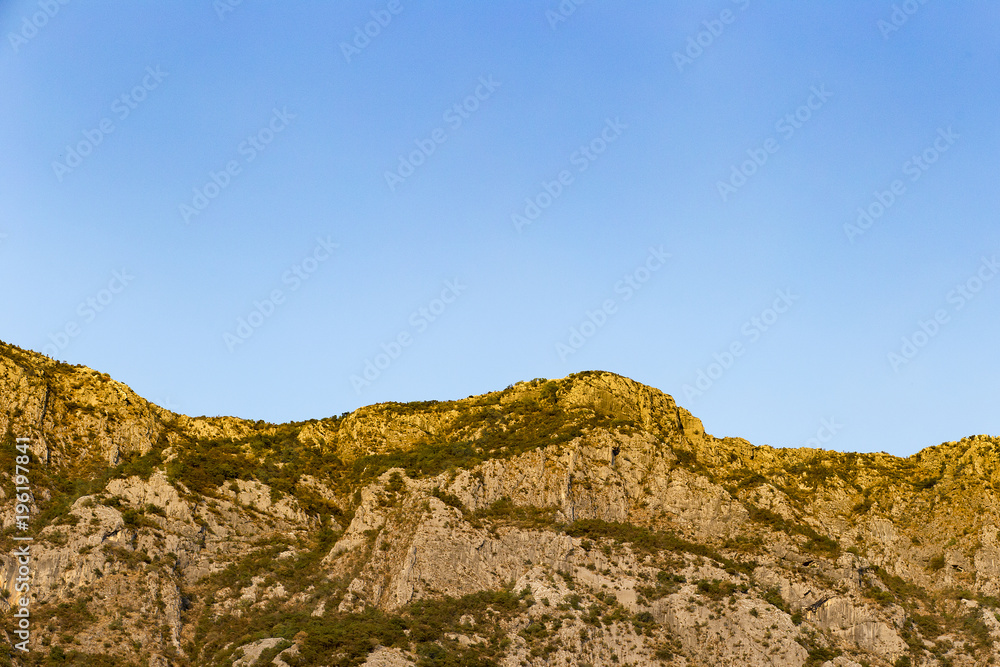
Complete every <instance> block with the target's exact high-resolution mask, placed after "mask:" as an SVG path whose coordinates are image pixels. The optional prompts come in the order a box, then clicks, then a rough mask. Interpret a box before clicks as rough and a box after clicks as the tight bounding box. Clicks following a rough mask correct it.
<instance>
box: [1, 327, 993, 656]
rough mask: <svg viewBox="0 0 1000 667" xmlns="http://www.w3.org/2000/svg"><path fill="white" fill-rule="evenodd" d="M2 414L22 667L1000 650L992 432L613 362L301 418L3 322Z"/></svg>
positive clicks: (8, 540)
mask: <svg viewBox="0 0 1000 667" xmlns="http://www.w3.org/2000/svg"><path fill="white" fill-rule="evenodd" d="M0 432H2V433H5V434H6V435H5V438H4V441H3V443H2V445H0V477H2V479H3V483H2V485H0V499H2V501H3V502H2V503H0V521H2V526H3V529H4V530H3V533H2V536H0V539H2V540H3V542H4V545H3V547H4V548H3V549H2V550H0V589H2V590H3V592H4V595H3V596H2V597H0V609H2V611H3V614H4V616H5V621H4V626H3V631H4V633H5V636H6V639H7V640H8V641H10V642H11V644H9V645H11V646H13V645H14V644H16V643H17V642H18V641H20V640H19V638H18V637H17V635H15V634H14V629H15V620H16V619H15V617H14V616H13V614H14V613H15V612H16V611H18V610H19V609H21V608H22V605H20V602H21V601H23V600H22V598H23V597H24V595H25V593H24V591H23V582H24V579H25V577H24V575H23V569H21V568H22V567H23V565H24V564H23V563H22V562H18V560H17V557H16V555H14V553H15V549H18V548H20V547H21V546H22V545H23V544H24V543H25V542H24V541H19V540H17V539H16V538H19V537H22V538H23V537H31V538H33V539H32V541H31V543H30V544H31V549H30V551H31V560H30V563H29V564H28V566H27V567H28V569H29V574H28V583H29V584H30V590H29V591H28V593H27V595H28V598H27V600H28V602H29V605H28V608H29V609H30V632H31V635H30V640H29V643H28V645H26V647H27V648H29V649H30V651H29V652H27V653H25V652H22V651H18V650H11V651H7V652H0V666H2V665H4V664H13V665H40V664H79V665H84V664H95V665H96V664H108V665H111V664H114V665H156V666H163V667H166V666H174V665H176V666H194V665H198V666H200V665H239V666H240V667H251V666H255V665H256V666H259V665H278V666H279V667H297V666H300V665H317V666H319V665H328V666H331V667H332V666H335V665H336V666H339V665H368V666H370V667H375V666H384V667H402V666H405V665H421V666H425V665H471V666H475V667H481V666H486V665H502V666H505V667H515V666H517V667H520V666H522V665H532V666H538V667H540V666H542V665H573V666H580V667H586V666H590V667H595V666H598V665H633V666H651V665H674V666H676V667H680V666H682V665H684V666H697V665H705V666H707V665H713V666H714V665H740V666H746V667H757V666H761V667H763V666H765V665H766V666H775V667H776V666H788V667H800V666H803V665H806V666H810V667H818V666H820V665H823V666H824V667H861V666H867V667H872V666H875V665H879V666H887V665H897V666H903V665H912V666H914V667H915V666H916V665H927V666H932V665H941V666H942V667H944V666H945V665H952V666H964V665H986V664H994V657H993V656H994V655H996V654H997V650H998V649H997V645H996V644H995V641H996V640H998V639H1000V600H998V597H1000V544H998V525H1000V524H998V515H1000V511H998V496H997V493H996V491H995V489H996V488H997V485H998V484H1000V478H998V474H1000V468H998V465H1000V440H998V439H996V438H992V437H987V436H974V437H971V438H966V439H963V440H961V441H958V442H950V443H945V444H942V445H938V446H935V447H930V448H928V449H925V450H923V451H921V452H919V453H918V454H915V455H914V456H911V457H909V458H907V459H899V458H895V457H892V456H888V455H885V454H872V455H868V454H840V453H836V452H827V451H820V450H775V449H771V448H768V447H755V446H753V445H751V444H750V443H748V442H746V441H744V440H740V439H735V438H727V439H717V438H713V437H712V436H710V435H708V434H706V433H705V432H704V428H703V426H702V424H701V422H700V421H699V420H698V419H697V418H696V417H694V416H692V415H691V414H689V413H688V412H687V411H685V410H684V409H683V408H681V407H679V406H677V405H676V403H675V402H674V400H673V399H672V398H671V397H670V396H667V395H665V394H663V393H661V392H659V391H657V390H656V389H653V388H650V387H646V386H643V385H640V384H638V383H635V382H633V381H631V380H629V379H627V378H623V377H620V376H617V375H614V374H612V373H604V372H588V373H579V374H575V375H572V376H570V377H568V378H564V379H562V380H556V381H545V380H533V381H531V382H522V383H518V384H516V385H513V386H511V387H508V388H507V389H505V390H503V391H497V392H492V393H490V394H485V395H483V396H475V397H470V398H468V399H463V400H458V401H452V402H445V403H439V402H426V403H410V404H395V403H386V404H380V405H374V406H369V407H366V408H362V409H359V410H357V411H355V412H354V413H351V414H349V415H344V416H341V417H335V418H327V419H320V420H313V421H309V422H304V423H298V424H285V425H272V424H266V423H264V422H252V421H246V420H240V419H234V418H211V419H209V418H190V417H186V416H183V415H177V414H174V413H172V412H169V411H166V410H163V409H161V408H159V407H157V406H155V405H152V404H150V403H148V402H146V401H145V400H143V399H142V398H141V397H139V396H137V395H135V394H134V393H133V392H132V391H131V390H130V389H129V388H128V387H126V386H124V385H122V384H121V383H118V382H115V381H113V380H112V379H110V378H109V377H107V376H106V375H102V374H100V373H98V372H95V371H92V370H90V369H87V368H82V367H71V366H66V365H64V364H59V363H57V362H54V361H52V360H50V359H47V358H45V357H43V356H41V355H37V354H34V353H31V352H27V351H24V350H20V349H18V348H15V347H13V346H8V345H4V344H0ZM15 438H27V439H29V440H28V441H26V442H25V444H26V445H27V447H26V449H27V452H26V453H22V452H19V451H18V450H17V449H16V442H15ZM17 456H22V457H23V456H27V457H29V465H28V469H29V471H30V475H29V484H30V487H31V492H30V494H29V495H30V498H28V499H27V502H26V503H24V500H25V499H24V498H22V499H17V498H15V480H14V477H13V473H14V471H15V464H16V463H17V462H18V460H17V459H16V457H17ZM23 460H24V459H21V461H23ZM18 502H22V503H24V504H25V505H27V507H28V508H29V510H30V518H29V521H28V523H27V525H26V526H25V525H18V523H17V514H18V512H17V511H16V509H15V508H16V506H17V503H18ZM19 587H20V588H19Z"/></svg>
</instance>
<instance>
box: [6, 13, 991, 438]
mask: <svg viewBox="0 0 1000 667" xmlns="http://www.w3.org/2000/svg"><path fill="white" fill-rule="evenodd" d="M910 10H912V11H910ZM39 12H41V13H42V15H44V19H37V17H38V15H39ZM36 19H37V21H36ZM25 22H27V23H25ZM998 24H1000V15H998V14H997V12H996V11H995V9H994V8H993V7H992V6H991V5H989V4H988V3H986V2H982V1H977V2H971V3H968V4H966V5H963V6H962V7H960V8H954V7H946V6H939V5H936V4H934V3H921V2H919V1H918V0H908V2H902V3H900V2H895V3H893V2H873V3H865V4H864V6H861V7H839V6H835V7H831V6H822V7H810V6H799V5H795V4H791V3H775V4H772V5H766V4H762V3H757V2H753V1H752V0H740V1H739V2H736V1H732V2H730V1H721V0H720V1H717V2H707V3H700V4H698V5H697V6H687V7H662V6H660V5H658V4H657V3H650V2H646V3H636V4H634V5H632V6H630V7H629V8H627V9H625V8H622V7H618V6H613V5H610V4H607V3H600V2H593V1H591V2H580V3H577V2H575V1H574V0H563V1H562V2H555V1H551V2H543V3H540V4H539V5H538V6H536V7H532V8H530V9H525V7H524V6H523V5H521V4H520V3H497V4H495V5H492V6H489V7H475V8H470V7H467V6H464V5H458V4H452V3H442V4H440V5H437V6H434V7H422V6H419V5H410V4H409V3H408V2H406V1H405V0H388V1H385V2H352V3H343V4H339V5H337V6H326V5H324V4H321V3H315V2H303V3H291V4H285V5H280V4H278V3H274V2H249V1H245V2H232V1H231V0H219V1H218V2H215V3H208V4H205V5H201V6H190V7H187V6H185V7H169V8H164V7H156V6H152V5H145V4H143V5H130V4H125V3H113V4H108V5H104V6H101V7H84V6H79V5H76V4H74V3H68V4H62V3H61V2H58V1H56V2H47V1H46V0H42V1H41V2H38V1H37V0H35V1H33V2H20V1H18V2H12V3H6V4H5V5H4V6H3V7H2V8H0V26H2V27H3V35H4V38H5V39H4V43H3V44H2V45H0V85H2V87H3V90H5V91H11V94H7V95H3V96H0V105H2V107H0V112H2V113H3V115H4V118H6V119H7V122H6V123H4V124H3V125H2V129H0V146H3V147H4V148H5V149H6V150H5V159H4V160H2V161H0V183H2V185H0V211H2V212H3V215H2V218H0V275H2V277H3V285H4V290H3V299H2V312H3V318H2V320H0V339H2V340H4V341H5V342H8V343H12V344H15V345H18V346H19V347H22V348H26V349H33V350H36V351H39V352H44V353H46V354H48V355H49V356H52V357H54V358H58V359H61V360H64V361H67V362H70V363H79V364H84V365H87V366H89V367H91V368H94V369H96V370H98V371H101V372H106V373H109V374H110V375H111V376H112V377H114V378H115V379H116V380H120V381H122V382H125V383H126V384H128V385H129V386H130V387H132V388H133V389H134V390H135V391H136V392H137V393H138V394H140V395H142V396H143V397H145V398H146V399H148V400H150V401H152V402H154V403H157V404H159V405H162V406H163V407H166V408H168V409H172V410H176V411H179V412H183V413H185V414H190V415H199V414H205V415H223V414H232V415H235V416H240V417H244V418H251V419H265V420H267V421H272V422H284V421H296V420H302V419H311V418H322V417H328V416H332V415H335V414H341V413H343V412H347V411H350V410H353V409H355V408H357V407H360V406H362V405H368V404H372V403H378V402H384V401H400V402H406V401H415V400H450V399H458V398H464V397H465V396H468V395H475V394H480V393H485V392H488V391H495V390H499V389H503V388H504V387H505V386H507V385H509V384H513V383H515V382H518V381H522V380H530V379H532V378H535V377H547V378H562V377H565V376H567V375H569V374H570V373H574V372H578V371H582V370H606V371H611V372H614V373H618V374H621V375H624V376H627V377H630V378H632V379H634V380H636V381H638V382H642V383H643V384H647V385H650V386H652V387H656V388H658V389H660V390H662V391H663V392H665V393H667V394H670V395H671V396H673V397H674V399H675V400H676V401H677V403H678V404H679V405H681V406H683V407H684V408H685V409H687V410H689V411H690V412H691V413H692V414H694V415H695V416H696V417H698V418H699V419H701V420H702V421H703V423H704V424H705V427H706V430H707V431H708V432H709V433H712V434H713V435H716V436H718V437H723V436H738V437H743V438H746V439H747V440H749V441H750V442H752V443H753V444H756V445H764V444H769V445H772V446H806V445H807V444H808V443H810V442H815V443H817V444H819V445H820V446H822V447H825V448H831V449H838V450H842V451H883V450H884V451H888V452H890V453H893V454H897V455H902V456H905V455H908V454H912V453H914V452H916V451H918V450H920V449H922V448H924V447H927V446H932V445H936V444H939V443H940V442H945V441H954V440H959V439H961V438H963V437H965V436H969V435H974V434H980V433H987V434H993V435H997V434H1000V414H998V411H997V410H996V408H995V406H996V402H997V400H996V399H997V398H998V397H1000V380H998V377H1000V354H998V349H997V343H996V336H995V335H992V333H991V332H992V331H995V330H996V329H997V327H998V325H1000V308H998V306H1000V281H995V280H993V278H994V277H995V275H996V274H997V272H1000V263H998V260H997V257H998V256H1000V253H998V250H1000V226H998V224H997V213H998V210H1000V195H998V194H997V189H996V187H995V183H994V181H995V174H996V169H995V156H996V155H997V154H998V149H1000V132H998V127H997V123H996V120H995V119H996V112H997V109H998V101H1000V94H998V93H997V91H996V89H995V86H994V85H993V82H995V81H996V75H997V74H998V73H1000V47H998V45H997V44H996V40H995V35H996V34H997V29H998V28H1000V25H998ZM31 27H33V28H34V30H31Z"/></svg>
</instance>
